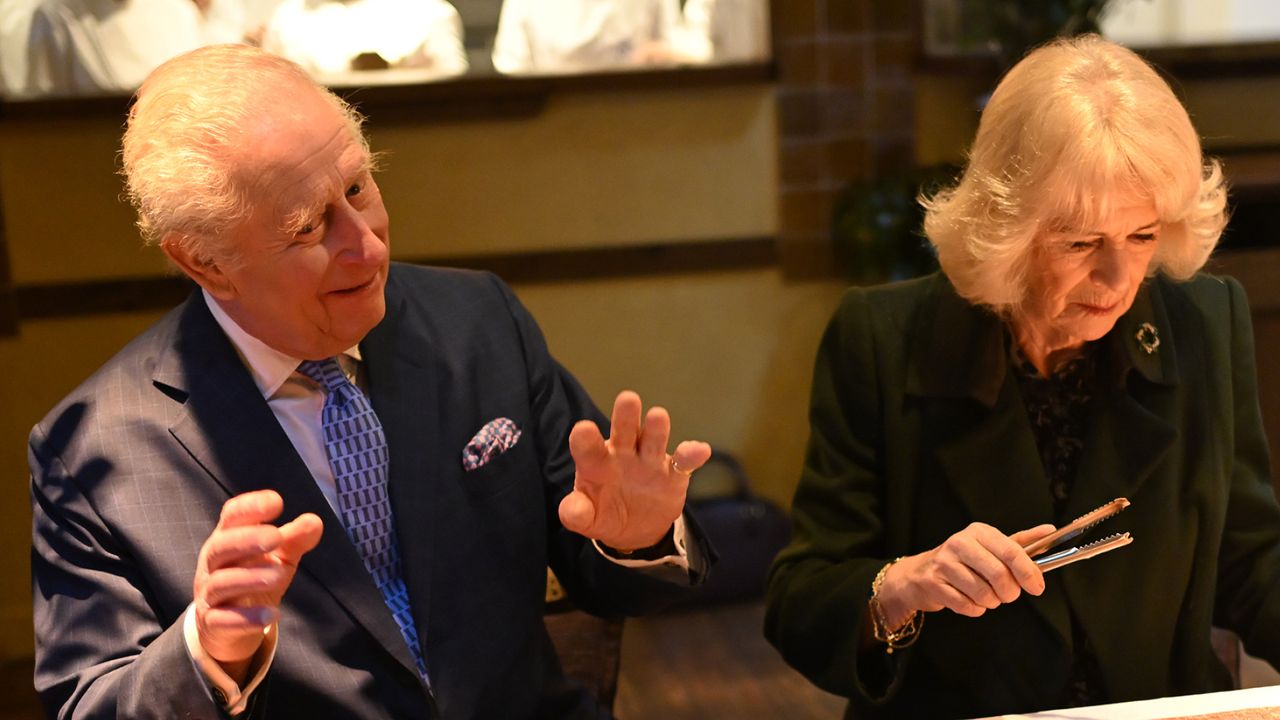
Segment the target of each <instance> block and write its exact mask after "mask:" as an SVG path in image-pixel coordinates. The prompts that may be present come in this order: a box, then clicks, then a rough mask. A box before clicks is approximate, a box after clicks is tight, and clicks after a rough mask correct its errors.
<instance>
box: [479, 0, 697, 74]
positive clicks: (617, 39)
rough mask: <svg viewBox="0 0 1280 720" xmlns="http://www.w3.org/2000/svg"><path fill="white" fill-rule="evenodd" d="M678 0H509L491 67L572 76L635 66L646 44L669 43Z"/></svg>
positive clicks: (502, 15)
mask: <svg viewBox="0 0 1280 720" xmlns="http://www.w3.org/2000/svg"><path fill="white" fill-rule="evenodd" d="M679 17H680V7H679V4H678V0H506V1H505V2H504V3H503V4H502V13H501V14H500V15H499V16H498V34H497V36H496V37H495V38H494V45H493V67H494V69H496V70H497V71H498V72H500V73H505V74H508V75H511V74H527V73H571V72H585V71H590V70H600V69H609V68H621V67H628V66H633V65H635V62H636V61H635V54H636V52H637V51H639V50H641V49H642V48H644V47H645V46H647V45H653V44H665V43H667V42H668V41H669V39H670V38H669V36H670V34H671V31H672V30H673V29H674V28H675V26H676V24H677V23H678V22H679Z"/></svg>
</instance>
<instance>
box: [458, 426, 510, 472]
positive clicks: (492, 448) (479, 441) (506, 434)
mask: <svg viewBox="0 0 1280 720" xmlns="http://www.w3.org/2000/svg"><path fill="white" fill-rule="evenodd" d="M519 441H520V428H519V426H517V425H516V424H515V422H514V421H513V420H511V419H510V418H504V417H501V418H496V419H494V420H490V421H489V422H487V423H485V426H484V427H482V428H480V432H478V433H476V436H475V437H473V438H471V442H469V443H467V446H466V447H464V448H463V449H462V467H463V468H465V469H466V471H467V472H471V471H472V470H475V469H476V468H479V467H482V466H483V465H484V464H485V463H487V462H489V461H490V460H492V459H494V458H496V457H498V456H499V455H501V454H502V453H504V452H506V451H508V450H510V449H511V448H512V447H514V446H515V444H516V443H517V442H519Z"/></svg>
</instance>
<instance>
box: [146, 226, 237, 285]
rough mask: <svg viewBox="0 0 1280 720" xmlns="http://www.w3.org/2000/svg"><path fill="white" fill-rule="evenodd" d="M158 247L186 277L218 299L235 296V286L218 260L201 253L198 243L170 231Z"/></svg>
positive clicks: (188, 237)
mask: <svg viewBox="0 0 1280 720" xmlns="http://www.w3.org/2000/svg"><path fill="white" fill-rule="evenodd" d="M160 249H161V250H163V251H164V254H165V255H167V256H168V257H169V260H170V261H171V262H173V264H174V265H177V266H178V268H179V269H181V270H182V272H183V273H185V274H186V276H187V277H189V278H191V279H192V280H194V281H195V282H196V284H197V285H199V286H200V287H202V288H204V289H205V290H206V291H207V292H208V293H209V294H210V295H212V296H214V297H215V298H218V299H219V300H231V299H233V298H235V295H236V288H235V285H234V284H232V282H231V279H230V278H228V277H227V275H226V273H225V272H223V268H222V266H221V265H219V263H218V261H216V260H214V259H213V258H211V257H209V256H208V255H207V254H205V253H202V252H200V251H199V249H198V243H196V242H193V241H192V238H191V237H190V236H187V235H183V234H181V233H178V232H171V233H169V234H168V235H165V236H164V237H163V238H161V240H160Z"/></svg>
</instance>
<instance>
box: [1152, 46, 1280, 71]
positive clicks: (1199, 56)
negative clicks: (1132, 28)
mask: <svg viewBox="0 0 1280 720" xmlns="http://www.w3.org/2000/svg"><path fill="white" fill-rule="evenodd" d="M1136 50H1137V52H1138V54H1139V55H1142V56H1143V57H1145V58H1146V59H1147V60H1148V61H1150V62H1151V63H1152V64H1154V65H1155V66H1157V67H1159V68H1161V69H1162V70H1164V71H1165V72H1166V73H1168V74H1170V75H1172V76H1173V77H1176V78H1178V79H1180V80H1191V79H1198V78H1221V77H1258V76H1267V75H1280V42H1258V43H1236V44H1231V45H1185V46H1170V47H1155V48H1136Z"/></svg>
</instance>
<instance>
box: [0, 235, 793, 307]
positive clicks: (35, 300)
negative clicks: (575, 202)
mask: <svg viewBox="0 0 1280 720" xmlns="http://www.w3.org/2000/svg"><path fill="white" fill-rule="evenodd" d="M402 260H404V261H405V262H410V263H415V264H419V265H439V266H444V267H461V268H472V269H476V270H488V271H490V272H493V273H495V274H497V275H499V276H500V277H502V278H503V279H504V280H506V281H507V282H510V283H515V284H529V283H552V282H567V281H574V280H599V279H605V278H624V277H644V276H651V275H671V274H696V273H706V272H719V271H724V270H751V269H760V268H771V267H776V266H777V265H778V251H777V242H776V241H775V240H774V239H773V238H768V237H758V238H737V239H726V240H704V241H697V242H678V243H653V244H648V245H634V246H626V247H606V248H585V249H581V250H545V251H536V252H524V253H508V254H500V255H468V256H457V257H443V258H441V257H414V258H402ZM192 289H193V285H192V284H191V282H190V281H189V280H187V279H186V278H185V277H178V276H170V277H133V278H119V279H114V280H92V281H71V282H60V283H33V284H28V285H18V286H17V287H16V288H14V291H15V293H16V296H17V303H16V308H17V313H16V317H15V320H16V319H18V318H20V319H23V320H34V319H44V318H55V317H81V316H89V315H102V314H110V313H127V312H142V311H158V310H164V309H167V308H170V307H173V306H174V305H177V304H178V303H179V302H181V301H182V299H183V298H185V297H186V296H187V294H188V293H190V292H191V290H192Z"/></svg>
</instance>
